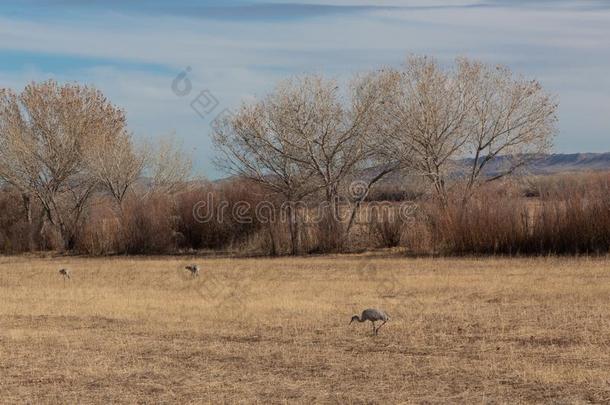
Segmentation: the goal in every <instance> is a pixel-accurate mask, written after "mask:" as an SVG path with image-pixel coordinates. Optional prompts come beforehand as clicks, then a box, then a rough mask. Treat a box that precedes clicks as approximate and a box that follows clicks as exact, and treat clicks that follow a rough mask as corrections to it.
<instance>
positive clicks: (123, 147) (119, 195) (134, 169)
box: [86, 130, 149, 209]
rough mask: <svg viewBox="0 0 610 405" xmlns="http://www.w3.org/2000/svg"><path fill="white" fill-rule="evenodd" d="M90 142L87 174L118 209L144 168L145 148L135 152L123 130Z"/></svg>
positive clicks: (135, 148) (131, 141)
mask: <svg viewBox="0 0 610 405" xmlns="http://www.w3.org/2000/svg"><path fill="white" fill-rule="evenodd" d="M92 142H93V144H92V145H91V147H90V148H88V149H87V153H86V166H87V170H88V172H89V174H90V175H91V176H92V177H93V178H94V179H95V180H97V181H98V182H99V183H101V184H102V185H103V186H104V188H105V190H106V191H107V192H109V193H110V195H112V197H113V198H114V199H115V200H116V202H117V204H118V206H119V208H120V209H122V204H123V200H124V198H125V195H126V194H127V192H128V191H129V190H130V188H131V187H132V186H133V184H134V183H135V182H136V181H137V180H138V179H139V178H140V177H141V175H142V172H143V170H144V167H145V165H146V164H147V161H148V158H149V156H148V153H147V152H148V151H147V148H145V147H140V148H137V147H136V145H135V144H134V141H133V139H132V136H131V134H130V133H128V132H127V131H125V130H123V131H119V132H117V133H106V134H101V135H100V136H98V137H97V138H96V139H93V140H92Z"/></svg>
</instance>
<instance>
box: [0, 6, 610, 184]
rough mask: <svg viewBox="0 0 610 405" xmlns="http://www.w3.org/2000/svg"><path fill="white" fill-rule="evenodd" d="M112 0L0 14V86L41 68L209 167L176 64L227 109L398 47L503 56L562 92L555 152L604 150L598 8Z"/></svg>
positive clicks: (606, 24) (607, 58)
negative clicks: (134, 2) (269, 12)
mask: <svg viewBox="0 0 610 405" xmlns="http://www.w3.org/2000/svg"><path fill="white" fill-rule="evenodd" d="M52 3H54V4H55V6H57V4H58V3H59V2H58V1H55V2H48V3H47V5H48V7H52ZM119 3H120V4H124V2H117V1H113V2H112V4H111V7H110V11H108V9H104V10H98V11H95V12H91V11H87V10H89V9H87V8H86V7H84V6H80V7H76V8H74V9H70V10H72V11H71V12H66V13H60V12H57V10H55V12H53V13H48V14H45V15H30V14H28V13H31V11H28V12H21V13H17V12H16V13H14V14H13V15H10V16H9V14H2V13H0V53H2V56H3V59H4V60H5V64H4V66H3V67H2V68H1V69H0V85H1V86H9V87H21V86H23V84H24V83H26V82H27V81H30V80H33V79H36V80H41V79H45V78H47V77H49V76H53V77H56V78H58V79H60V80H78V81H82V82H87V83H92V84H95V85H96V86H97V87H99V88H100V89H102V90H103V91H104V92H105V93H106V94H108V96H109V97H110V98H111V99H112V100H113V101H114V102H116V103H117V104H119V105H121V106H123V107H124V108H126V110H127V111H128V114H129V122H130V125H131V126H132V127H133V129H134V130H135V131H136V132H137V133H140V134H154V135H157V134H161V133H166V132H169V131H171V130H176V132H177V134H178V136H180V137H182V138H184V143H185V146H187V147H189V148H197V151H198V153H200V154H201V159H200V162H199V163H198V166H199V167H200V168H202V169H204V170H205V171H207V173H208V174H210V175H211V176H212V177H215V176H218V175H219V173H217V172H215V171H214V170H213V169H212V167H211V165H210V164H209V158H210V157H211V156H212V154H213V151H212V150H211V145H210V142H209V139H208V134H209V127H208V121H207V120H202V119H201V118H200V117H199V116H197V115H196V113H195V112H194V111H193V110H192V109H191V107H190V105H189V103H190V101H191V100H190V99H189V98H188V97H182V98H181V97H177V96H176V95H175V94H173V93H172V92H171V88H170V87H171V82H172V80H173V79H174V77H175V75H177V74H178V73H179V72H180V71H182V70H183V69H185V68H186V67H187V66H190V67H191V73H190V79H191V80H192V83H193V88H194V90H193V91H202V90H204V89H208V90H210V91H211V92H212V93H213V94H214V96H215V97H217V98H218V100H219V102H220V104H221V107H222V108H225V107H236V106H237V105H239V103H240V100H242V99H244V98H249V99H251V98H252V97H254V96H262V95H264V94H265V93H266V92H268V91H269V90H270V89H272V87H273V86H274V84H275V83H276V82H277V81H278V80H280V79H282V78H285V77H287V76H290V75H294V74H300V73H304V72H319V73H325V74H327V75H330V76H332V77H335V78H338V79H343V78H345V77H348V76H349V75H351V74H352V73H355V72H359V71H362V70H367V69H373V68H376V67H378V66H380V65H398V64H400V63H401V62H402V60H404V58H405V56H406V54H408V53H419V54H430V55H433V56H436V57H438V58H439V59H440V60H441V61H442V62H443V63H449V62H451V61H452V60H453V59H454V58H455V56H457V55H467V56H471V57H477V58H481V59H483V60H485V61H488V62H490V63H504V64H507V65H509V66H510V67H512V68H513V69H514V70H516V71H518V72H520V73H523V74H524V75H526V76H528V77H535V78H537V79H540V80H541V81H542V82H543V84H544V85H545V86H546V87H547V88H548V89H549V90H550V91H552V92H554V93H556V94H558V95H559V96H560V99H561V103H562V109H561V115H560V125H561V129H562V133H561V135H560V137H559V139H558V145H559V147H560V148H561V149H560V151H578V150H582V149H583V148H584V149H589V150H595V149H604V150H610V144H609V141H608V139H609V133H610V123H608V118H607V117H608V116H610V115H609V114H607V113H605V114H604V113H603V111H602V110H603V108H604V106H606V107H605V108H607V106H608V105H609V104H608V96H607V95H608V94H610V82H609V79H608V78H607V71H608V70H609V69H610V43H609V42H608V41H607V38H610V10H605V9H603V8H600V9H596V10H592V9H591V8H590V7H589V8H587V7H582V3H578V4H580V5H581V6H579V7H576V6H575V5H574V3H573V2H562V4H563V6H562V7H559V8H550V7H548V6H547V5H546V4H545V3H544V2H534V3H536V4H537V5H534V6H532V5H531V3H529V2H528V5H517V6H514V5H511V4H515V3H510V4H507V3H504V2H502V1H488V2H485V3H482V2H476V3H475V2H467V1H464V2H462V1H434V2H433V3H430V2H423V1H407V2H402V1H401V2H398V1H381V2H372V1H358V0H355V1H348V0H346V1H342V0H336V1H332V2H327V3H326V4H327V5H326V6H324V7H329V5H330V7H334V9H333V10H335V11H333V12H324V13H321V14H320V13H319V14H316V15H308V16H307V18H299V19H293V18H289V17H286V16H284V15H278V16H277V18H273V19H268V20H265V21H262V19H261V18H258V17H255V16H247V15H245V14H244V15H243V16H242V17H240V18H237V19H231V18H201V16H199V15H196V14H195V15H193V16H187V14H188V13H185V12H184V10H187V9H188V7H192V6H193V5H194V4H195V5H199V4H201V3H200V2H194V1H190V0H189V1H184V0H183V1H181V2H177V3H172V4H177V5H176V7H178V8H180V7H182V8H181V9H180V10H182V11H180V10H178V11H173V12H171V13H165V12H163V11H162V9H159V10H161V11H159V10H157V12H155V13H153V12H144V13H141V12H138V11H137V10H135V9H130V8H127V9H125V8H121V7H123V6H121V5H120V4H119ZM300 3H312V4H313V3H317V2H315V1H311V2H310V1H301V2H300ZM37 4H43V3H41V2H38V3H37ZM99 4H101V3H99ZM150 4H151V5H150V7H154V6H155V5H159V7H161V6H160V5H165V4H169V3H167V2H160V1H157V0H154V1H152V2H151V3H150ZM204 5H205V6H207V7H208V8H210V7H212V8H213V7H221V6H222V4H221V3H219V2H205V3H204ZM256 5H257V4H256V3H253V2H232V3H230V4H229V5H228V6H222V7H228V8H230V7H241V8H242V10H243V9H245V8H247V7H255V6H256ZM273 6H274V7H276V6H277V7H279V8H278V10H279V9H281V7H297V8H296V9H295V8H293V9H291V10H298V7H304V6H303V4H301V5H298V4H296V5H290V6H286V5H273ZM397 6H400V7H397ZM1 7H2V6H0V11H1V10H2V8H1ZM112 7H115V8H114V9H113V8H112ZM163 7H166V6H163ZM260 7H262V8H260V10H264V9H265V8H264V7H271V5H269V4H266V5H264V4H263V5H260ZM312 7H314V6H312ZM316 7H318V6H315V7H314V8H309V9H307V8H306V7H305V8H302V10H305V9H307V10H318V8H316ZM324 7H322V6H320V8H319V9H320V10H321V9H324ZM354 7H356V8H354ZM363 7H364V8H363ZM388 7H392V8H388ZM406 7H407V8H406ZM408 7H410V8H408ZM204 8H205V7H204ZM352 8H354V9H353V10H358V11H357V12H353V10H352ZM284 10H286V8H285V9H284ZM324 10H326V11H328V10H329V9H324ZM349 10H352V11H349ZM316 12H317V11H316ZM6 61H8V63H6ZM604 103H605V104H604ZM219 108H220V107H219ZM577 130H578V133H577V134H575V132H576V131H577Z"/></svg>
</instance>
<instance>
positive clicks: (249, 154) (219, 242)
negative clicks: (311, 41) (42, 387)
mask: <svg viewBox="0 0 610 405" xmlns="http://www.w3.org/2000/svg"><path fill="white" fill-rule="evenodd" d="M557 106H558V105H557V101H556V98H555V96H553V95H552V94H550V93H548V92H547V91H545V90H544V88H543V87H542V86H541V85H540V83H538V82H537V81H535V80H531V79H528V78H525V77H522V76H520V75H517V74H514V73H512V72H511V71H510V70H509V69H508V68H506V67H503V66H494V65H488V64H485V63H482V62H480V61H476V60H471V59H466V58H458V59H456V60H455V62H454V63H453V64H451V65H450V66H444V65H441V64H440V63H439V62H438V61H436V60H435V59H433V58H430V57H425V56H422V57H420V56H412V57H409V58H408V59H407V60H406V62H405V63H404V65H402V66H401V67H399V68H383V69H378V70H375V71H370V72H365V73H361V74H358V75H356V76H354V77H352V78H351V80H349V81H347V82H345V83H343V82H341V83H340V82H338V81H336V80H331V79H328V78H325V77H323V76H320V75H305V76H299V77H294V78H291V79H288V80H284V81H281V82H280V83H278V84H277V85H276V87H275V88H274V89H273V90H272V91H271V92H270V93H269V94H267V95H266V96H265V97H263V98H262V99H259V100H256V101H254V102H248V103H244V104H242V105H241V106H240V107H239V108H238V109H237V110H236V111H235V112H234V114H232V115H227V116H226V117H225V118H224V119H223V120H221V121H217V122H216V125H215V126H214V128H213V130H212V134H211V137H212V140H213V143H214V145H215V147H216V148H217V151H218V153H217V156H218V157H217V159H216V162H215V163H216V165H217V166H218V167H219V168H221V169H223V170H224V171H225V172H226V173H227V174H230V175H232V177H230V178H229V180H226V181H224V182H221V183H211V182H203V181H192V180H193V179H192V178H191V177H190V173H191V166H192V162H191V158H190V157H189V156H188V155H187V154H185V153H184V152H183V151H182V150H181V148H180V146H179V144H178V143H177V142H175V140H174V139H173V138H171V137H168V138H165V139H162V140H161V141H158V142H155V143H154V145H153V144H152V143H151V142H150V141H145V140H136V138H134V136H133V134H132V133H131V132H129V130H128V128H127V123H126V116H125V112H124V111H123V110H121V109H120V108H118V107H117V106H115V105H113V104H112V103H111V102H110V101H109V100H107V99H106V98H105V97H104V95H103V94H102V93H101V92H100V91H99V90H96V89H94V88H91V87H89V86H84V85H80V84H73V83H68V84H60V83H57V82H55V81H52V80H50V81H46V82H43V83H31V84H29V85H28V86H26V87H25V89H24V90H23V91H22V92H20V93H18V92H15V91H14V90H11V89H1V90H0V180H1V181H2V183H3V189H2V193H1V195H0V208H1V207H5V212H10V213H11V214H10V215H8V214H7V215H6V216H5V217H3V216H2V215H0V250H2V251H5V252H10V251H25V250H40V249H47V248H57V249H60V250H67V251H81V252H84V253H90V254H108V253H169V252H174V251H179V250H188V249H192V250H199V249H236V248H237V249H241V250H244V249H245V250H248V249H250V250H252V249H254V250H257V251H259V252H262V253H266V254H283V253H289V254H298V253H308V252H327V251H345V250H350V249H353V248H354V246H356V245H358V246H360V247H362V248H371V247H376V246H380V245H382V246H392V245H397V244H400V243H402V242H401V241H404V240H411V241H413V234H414V233H418V235H419V236H421V235H427V236H426V237H425V238H423V237H419V236H418V237H415V239H417V238H419V239H422V238H423V239H426V238H427V240H428V242H429V243H428V244H427V248H426V249H427V250H429V251H439V250H442V247H443V246H449V244H448V242H447V241H445V240H444V238H446V237H447V235H454V237H453V241H454V242H455V241H456V240H457V238H459V237H462V236H463V235H464V234H465V233H467V232H466V231H465V228H467V229H475V228H477V227H476V226H474V225H473V224H472V222H470V223H469V222H468V221H472V220H473V219H474V217H473V216H478V217H481V215H482V214H481V212H482V211H481V210H484V209H483V208H484V207H482V206H481V201H482V197H484V198H486V199H487V201H488V202H489V201H491V200H490V198H491V195H490V193H492V194H493V196H497V195H498V192H499V190H502V189H503V188H504V187H505V185H506V184H507V183H506V181H507V179H511V175H512V174H514V173H515V172H516V171H517V170H518V169H519V168H520V167H523V166H524V165H525V164H526V163H527V162H528V161H529V160H530V159H532V158H534V157H535V156H536V155H538V154H540V153H544V152H546V151H548V150H549V149H550V148H551V145H552V140H553V137H554V135H555V133H556V122H557V117H556V112H557ZM500 156H502V159H497V158H498V157H500ZM464 157H469V158H471V159H468V160H463V159H462V158H464ZM499 161H501V162H502V166H501V167H498V162H499ZM463 162H468V163H467V165H466V164H464V163H463ZM492 164H493V165H494V170H493V175H490V174H489V170H488V167H489V166H490V165H492ZM389 176H394V178H396V177H398V178H401V179H403V178H404V179H405V180H404V183H405V185H406V183H407V182H413V179H416V182H417V192H411V193H410V194H409V195H410V196H411V197H410V198H411V199H415V200H416V202H417V203H418V205H419V206H420V207H422V208H421V209H420V210H419V212H417V213H413V217H414V220H415V221H416V222H415V223H410V222H409V220H405V218H404V217H397V216H391V215H389V214H388V211H387V210H386V211H384V212H381V213H377V212H376V213H375V214H374V218H372V219H371V220H370V221H369V223H368V224H366V227H365V228H366V229H364V228H363V227H362V224H360V223H359V222H358V220H357V218H359V217H358V215H359V214H360V213H362V211H366V210H370V204H371V199H373V198H374V197H373V196H374V195H375V192H374V191H375V190H376V187H377V186H379V185H380V184H381V183H382V182H383V181H384V179H386V178H388V177H389ZM494 184H496V186H494ZM498 185H501V186H499V187H498ZM408 187H411V184H410V185H409V186H408ZM376 195H381V194H380V193H379V192H378V193H377V194H376ZM210 196H212V197H211V200H210ZM581 197H582V199H588V201H591V198H590V196H584V195H583V196H581ZM579 198H580V197H579ZM17 201H20V202H19V204H17ZM202 201H214V202H215V203H219V202H221V201H222V202H225V203H226V204H227V205H228V206H230V207H233V208H235V207H237V206H238V205H239V203H240V202H243V201H248V202H251V203H252V204H251V206H252V207H254V206H256V204H260V203H261V202H267V203H268V202H272V203H273V204H271V206H272V207H277V209H280V208H279V207H282V209H284V208H286V209H287V211H286V212H285V214H286V221H283V222H282V223H268V222H269V221H263V220H261V219H260V218H258V219H257V218H254V216H253V221H250V222H245V223H244V222H240V221H234V220H231V219H227V218H224V219H222V220H221V219H219V218H213V217H212V219H211V220H207V221H206V222H205V223H203V222H202V221H199V220H198V218H197V215H196V212H198V210H200V209H201V202H202ZM494 201H495V203H497V201H496V200H494ZM564 205H565V204H563V205H561V206H564ZM314 206H315V207H318V208H319V207H324V211H323V215H324V217H323V220H322V221H316V223H315V225H312V224H311V221H308V216H310V213H308V209H311V208H312V207H314ZM395 208H396V207H392V206H390V207H389V208H388V210H389V211H392V210H394V209H395ZM521 208H523V207H521ZM555 208H556V209H555ZM555 208H554V210H555V211H554V212H555V213H556V214H557V215H564V212H563V210H562V209H560V208H558V207H555ZM597 208H599V207H597ZM208 209H212V207H208ZM272 209H273V208H272ZM601 209H602V212H604V211H603V209H604V208H603V207H602V208H601ZM517 211H519V210H517ZM540 212H542V211H540ZM486 215H488V216H489V217H493V215H489V212H487V214H486ZM540 222H541V223H542V222H544V221H540ZM466 223H469V224H470V225H468V226H467V227H464V224H466ZM422 224H423V225H422ZM422 226H423V227H424V228H425V230H423V231H422V229H420V228H421V227H422ZM511 226H512V225H511ZM526 228H527V229H526ZM526 228H524V229H525V230H522V233H523V234H524V235H525V234H532V231H531V228H528V227H527V226H526ZM458 230H459V231H458ZM592 232H593V231H592ZM595 232H597V234H596V235H598V234H599V233H600V232H599V230H595ZM365 233H366V234H368V235H369V236H370V237H369V238H368V239H367V240H368V241H365V242H364V243H360V244H359V243H356V242H355V240H363V234H365ZM542 233H544V232H542ZM50 234H52V235H54V238H55V240H56V241H57V243H55V245H53V244H50V243H47V242H45V241H46V240H47V239H49V236H48V235H50ZM24 235H27V237H26V238H25V241H24V240H23V239H24ZM405 235H406V236H405ZM598 236H599V235H598ZM601 236H602V242H599V240H598V241H597V242H596V245H595V246H600V243H601V246H605V245H604V243H605V242H604V241H605V239H603V238H604V237H605V233H604V232H603V231H602V232H601ZM524 237H525V236H524ZM496 242H497V241H496ZM496 242H493V243H491V242H488V241H486V242H485V243H484V244H483V245H485V246H499V245H498V243H496ZM409 243H411V242H409ZM452 243H453V242H452ZM460 243H461V245H460V246H462V247H461V248H460V249H461V251H465V252H467V251H468V250H469V248H468V247H467V246H466V247H465V245H468V244H467V243H465V242H463V243H462V242H460ZM490 243H491V245H490ZM528 243H529V242H528ZM3 244H4V246H3ZM17 245H19V246H20V247H19V248H16V246H17ZM525 245H527V243H525V244H524V246H525ZM456 246H457V244H456ZM410 248H413V249H414V250H416V248H415V246H414V245H412V246H410ZM486 249H487V250H486ZM510 249H511V248H510V246H509V247H507V248H506V249H504V250H503V251H507V250H508V251H510ZM524 249H525V248H524ZM552 249H553V248H549V250H552ZM482 250H483V251H488V250H490V249H489V248H484V249H482ZM491 250H493V248H491ZM525 250H527V249H525ZM584 250H587V246H585V247H584ZM449 251H451V248H450V249H449Z"/></svg>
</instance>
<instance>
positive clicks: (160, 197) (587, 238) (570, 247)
mask: <svg viewBox="0 0 610 405" xmlns="http://www.w3.org/2000/svg"><path fill="white" fill-rule="evenodd" d="M283 203H284V201H282V199H281V198H279V197H277V195H274V194H273V193H271V192H270V191H269V190H266V189H264V188H262V187H260V186H258V185H256V184H253V183H250V182H246V181H242V180H233V181H227V182H222V183H203V184H199V185H197V186H196V187H195V186H194V187H191V188H190V189H188V190H186V191H183V192H181V193H178V194H173V195H169V194H162V193H150V192H144V191H142V190H141V191H139V192H133V193H131V194H129V195H128V196H127V198H126V199H125V200H124V201H123V204H122V205H121V207H120V208H119V207H117V204H116V202H114V201H113V200H112V199H110V198H109V197H108V196H104V195H97V196H96V197H95V198H94V199H93V201H92V203H91V204H90V206H89V207H88V209H87V211H86V213H85V215H83V217H82V220H81V223H80V224H79V228H78V232H77V233H76V235H77V240H76V244H75V248H74V251H75V252H77V253H84V254H88V255H108V254H168V253H180V252H185V251H200V250H214V251H231V252H247V253H256V254H262V255H284V254H289V253H291V252H292V238H291V236H290V235H291V234H290V230H289V224H288V223H287V221H286V211H285V209H284V208H285V206H284V205H283ZM315 204H316V201H313V200H312V201H310V202H309V206H308V207H307V206H305V207H300V209H298V210H296V211H295V212H296V214H295V224H294V226H295V227H296V230H297V232H296V235H297V236H296V240H295V243H296V249H295V251H296V252H297V253H327V252H346V251H354V250H363V249H372V248H379V247H386V248H387V247H396V246H403V247H404V248H406V250H407V251H410V252H414V253H418V254H446V255H463V254H513V255H516V254H528V255H536V254H606V253H608V252H610V173H589V174H579V175H562V176H545V177H530V178H524V179H521V180H520V182H516V181H511V182H506V183H502V184H494V183H492V184H490V185H488V186H486V187H484V188H482V189H480V190H479V192H478V193H477V194H475V195H474V196H473V197H472V199H470V200H469V201H468V202H467V203H466V204H464V203H463V202H462V201H461V200H460V199H457V198H456V199H455V200H453V199H449V202H448V203H447V204H446V205H440V204H437V203H435V202H434V200H432V199H427V200H425V199H423V198H422V197H421V196H420V200H419V201H418V205H419V207H420V208H419V210H418V211H417V212H416V215H414V216H413V218H409V219H408V220H407V219H405V218H403V217H402V215H400V211H399V208H398V205H399V204H400V203H399V202H392V203H390V202H385V203H379V202H375V201H369V202H367V203H365V204H364V205H363V206H362V208H361V212H362V213H364V214H367V215H363V216H361V217H358V218H359V221H358V224H357V225H356V226H354V227H353V228H352V230H351V231H350V234H349V235H345V232H344V231H345V229H346V226H345V225H346V224H345V223H341V222H337V221H334V220H333V219H332V218H330V213H329V212H328V210H324V209H321V210H320V209H318V207H317V206H316V205H315ZM384 204H386V205H384ZM25 207H26V206H25V205H24V204H23V199H22V196H21V195H20V194H19V193H18V192H17V191H16V190H11V189H5V190H3V191H1V192H0V253H4V254H14V253H21V252H27V251H36V250H55V249H58V248H61V246H63V245H64V244H63V243H62V241H61V236H60V235H59V234H58V232H56V231H54V228H53V226H52V225H51V224H49V222H48V221H46V220H45V219H44V217H43V215H42V209H41V207H39V206H37V205H36V204H33V205H32V206H31V207H30V209H31V215H30V220H28V216H27V210H26V209H25ZM379 207H382V208H383V209H379ZM342 209H343V210H346V207H343V208H342ZM346 218H347V217H346Z"/></svg>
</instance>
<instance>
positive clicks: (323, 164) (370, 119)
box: [214, 75, 389, 252]
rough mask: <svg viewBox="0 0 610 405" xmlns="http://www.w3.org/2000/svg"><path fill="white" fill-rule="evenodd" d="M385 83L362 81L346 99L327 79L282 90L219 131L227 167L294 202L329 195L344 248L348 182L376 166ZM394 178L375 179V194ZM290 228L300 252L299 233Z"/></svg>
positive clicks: (292, 83) (288, 84) (290, 83)
mask: <svg viewBox="0 0 610 405" xmlns="http://www.w3.org/2000/svg"><path fill="white" fill-rule="evenodd" d="M380 83H385V82H384V81H380V80H378V79H377V77H376V76H374V75H364V76H360V77H357V78H356V79H354V80H353V81H352V82H351V83H350V87H349V90H348V91H347V92H346V94H344V95H343V94H341V92H340V90H339V86H338V85H337V83H336V82H334V81H332V80H326V79H324V78H322V77H320V76H304V77H298V78H294V79H291V80H286V81H283V82H281V83H280V84H279V85H278V86H277V87H276V88H275V90H274V91H273V92H272V93H271V94H270V95H268V96H267V97H266V98H265V99H264V100H263V101H260V102H258V103H255V104H253V105H245V106H243V107H242V108H241V109H240V111H239V112H238V113H237V114H236V116H235V117H234V118H233V119H232V120H231V121H230V122H228V123H227V124H228V125H223V126H222V128H217V129H216V131H215V135H214V140H215V143H216V145H218V146H219V149H220V150H221V151H222V152H223V154H224V159H223V161H222V162H221V166H222V167H224V168H225V169H228V170H229V171H232V172H235V173H238V174H240V175H242V176H245V177H248V178H250V179H253V180H255V181H258V182H259V183H263V184H265V185H267V186H268V187H269V188H271V189H272V190H274V191H276V192H277V193H279V194H281V195H283V196H284V197H285V198H286V199H287V200H288V201H289V202H297V201H300V200H301V199H303V198H304V197H305V196H307V195H309V194H311V193H313V192H315V191H317V190H320V191H322V194H323V199H324V201H325V202H326V203H327V206H328V208H329V210H330V212H329V213H330V214H331V215H329V217H328V225H329V230H328V232H331V233H333V234H334V235H336V236H338V238H337V240H338V241H340V240H341V229H340V222H339V217H340V213H339V202H340V200H341V199H342V193H344V192H345V191H346V190H347V189H348V187H347V184H346V182H347V181H348V180H349V179H352V178H353V177H354V175H355V174H356V173H357V172H358V170H359V169H362V168H364V167H365V166H366V162H367V161H369V160H370V157H371V153H372V149H371V148H370V145H369V141H368V137H369V136H371V132H372V129H373V128H374V125H373V124H374V122H375V119H376V115H377V114H378V113H379V109H380V108H381V103H380V100H381V97H382V96H383V94H384V92H383V91H380V89H379V84H380ZM387 172H389V171H387V170H384V172H383V174H380V175H376V176H375V177H374V179H371V182H370V184H369V187H370V185H371V184H372V183H374V182H376V181H378V180H379V179H380V178H381V177H383V175H385V174H387ZM367 190H368V188H367ZM360 202H361V201H359V203H360ZM358 206H359V204H357V205H356V208H354V209H357V207H358ZM353 217H354V214H353V213H352V220H350V222H349V223H350V225H351V223H352V222H353ZM290 224H291V226H290V229H291V234H292V235H291V239H292V240H293V243H292V246H293V248H292V250H293V252H294V251H295V249H296V243H295V238H296V231H295V230H294V229H293V225H295V224H293V221H292V220H291V221H290ZM349 228H350V226H348V227H347V230H349Z"/></svg>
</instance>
